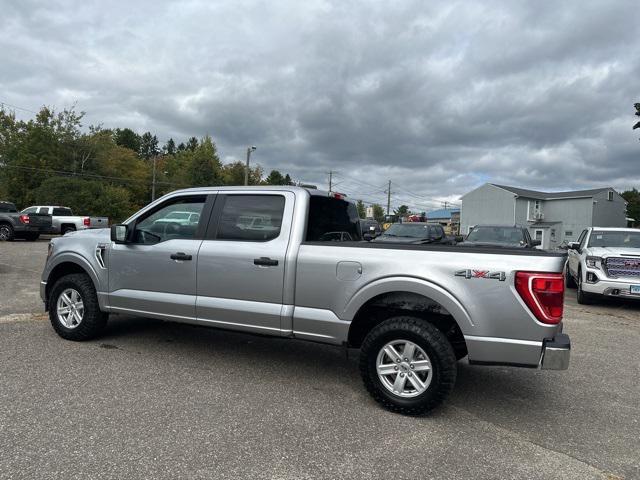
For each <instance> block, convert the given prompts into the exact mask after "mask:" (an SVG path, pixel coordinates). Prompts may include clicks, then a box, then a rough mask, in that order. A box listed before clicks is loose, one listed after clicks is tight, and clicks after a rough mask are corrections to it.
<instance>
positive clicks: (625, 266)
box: [604, 257, 640, 278]
mask: <svg viewBox="0 0 640 480" xmlns="http://www.w3.org/2000/svg"><path fill="white" fill-rule="evenodd" d="M604 265H605V267H604V269H605V273H606V274H607V276H608V277H613V278H617V277H640V257H636V258H633V257H609V258H607V259H606V261H605V264H604Z"/></svg>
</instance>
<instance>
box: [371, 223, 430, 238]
mask: <svg viewBox="0 0 640 480" xmlns="http://www.w3.org/2000/svg"><path fill="white" fill-rule="evenodd" d="M382 235H383V236H386V237H411V238H428V237H429V226H428V225H417V224H414V225H411V224H410V223H394V224H393V225H391V226H390V227H389V228H388V229H387V230H386V231H385V232H384V233H383V234H382Z"/></svg>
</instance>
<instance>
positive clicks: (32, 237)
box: [24, 233, 40, 242]
mask: <svg viewBox="0 0 640 480" xmlns="http://www.w3.org/2000/svg"><path fill="white" fill-rule="evenodd" d="M38 238H40V234H39V233H27V234H25V236H24V239H25V240H26V241H27V242H35V241H36V240H38Z"/></svg>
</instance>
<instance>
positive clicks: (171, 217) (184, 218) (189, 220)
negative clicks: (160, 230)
mask: <svg viewBox="0 0 640 480" xmlns="http://www.w3.org/2000/svg"><path fill="white" fill-rule="evenodd" d="M199 221H200V214H199V213H198V212H183V211H175V212H169V213H168V214H167V215H166V216H164V217H162V218H159V219H158V220H156V223H158V222H172V223H178V224H180V225H191V224H197V223H198V222H199Z"/></svg>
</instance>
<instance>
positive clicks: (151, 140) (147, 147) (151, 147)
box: [138, 132, 160, 160]
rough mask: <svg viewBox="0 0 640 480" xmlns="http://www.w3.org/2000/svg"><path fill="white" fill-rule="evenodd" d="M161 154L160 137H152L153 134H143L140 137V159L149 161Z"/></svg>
mask: <svg viewBox="0 0 640 480" xmlns="http://www.w3.org/2000/svg"><path fill="white" fill-rule="evenodd" d="M159 153H160V149H159V148H158V137H156V136H155V135H151V132H145V133H143V134H142V137H140V148H139V149H138V154H139V155H140V158H144V159H145V160H149V159H150V158H153V157H155V156H156V155H158V154H159Z"/></svg>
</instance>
